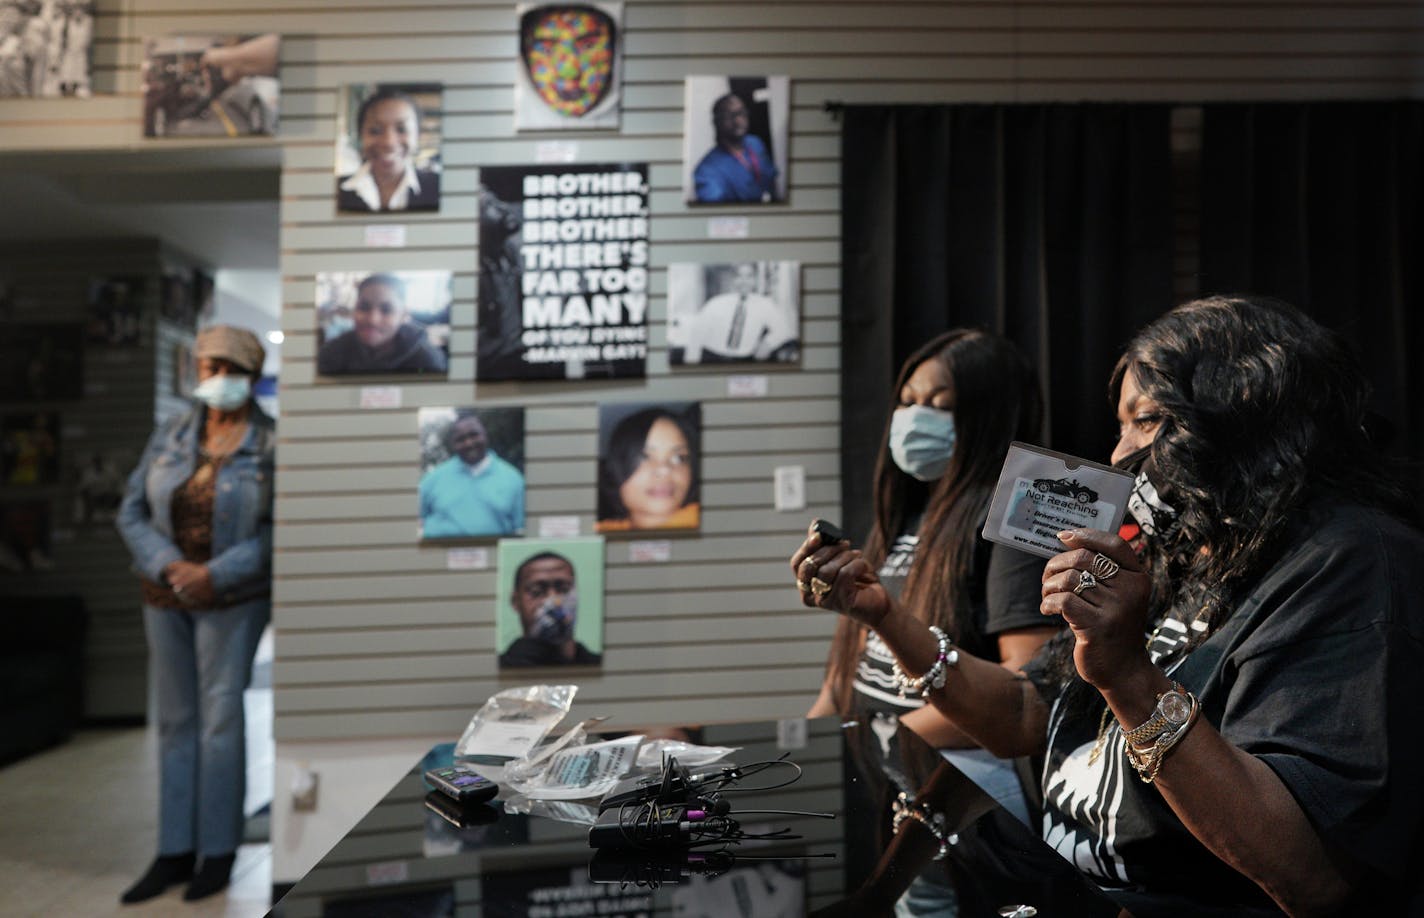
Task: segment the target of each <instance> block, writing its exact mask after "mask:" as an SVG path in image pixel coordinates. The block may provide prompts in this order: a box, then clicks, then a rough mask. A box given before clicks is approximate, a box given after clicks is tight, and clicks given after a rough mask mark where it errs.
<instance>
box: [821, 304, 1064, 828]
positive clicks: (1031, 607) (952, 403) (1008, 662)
mask: <svg viewBox="0 0 1424 918" xmlns="http://www.w3.org/2000/svg"><path fill="white" fill-rule="evenodd" d="M892 397H893V398H895V400H896V401H895V406H896V407H895V409H894V413H893V414H892V416H891V421H890V428H889V431H888V432H887V434H886V437H885V439H884V441H883V442H882V445H881V449H880V457H879V460H878V461H877V462H876V470H875V494H876V501H875V508H874V512H875V516H874V520H875V521H874V524H873V526H872V529H871V532H870V537H869V539H868V540H867V543H866V548H865V552H864V559H865V562H866V563H867V564H868V565H870V567H871V569H872V570H875V571H877V572H878V575H877V577H876V580H877V583H879V584H880V585H881V586H882V587H883V588H884V590H885V591H886V594H887V596H889V597H893V598H894V600H895V602H896V605H897V608H902V609H904V610H905V613H906V614H907V615H911V616H913V617H914V619H915V621H916V622H918V623H920V627H921V628H924V627H926V626H929V625H933V626H936V627H938V628H941V629H943V630H944V631H945V632H946V633H947V634H950V635H952V636H953V638H954V640H955V641H956V642H958V643H959V644H960V645H961V646H963V647H965V648H966V649H970V650H971V651H972V652H973V653H975V654H977V655H978V656H980V657H982V658H984V659H986V660H993V661H995V662H997V663H998V664H1000V665H1002V666H1004V667H1005V671H1006V672H1016V671H1017V670H1018V669H1019V668H1020V667H1022V666H1023V665H1024V664H1025V663H1027V662H1028V661H1029V660H1030V659H1032V658H1033V656H1034V654H1035V653H1037V652H1038V649H1039V647H1041V646H1042V645H1043V643H1044V641H1046V640H1048V639H1049V637H1051V636H1052V635H1053V634H1054V633H1056V632H1057V631H1058V630H1059V629H1058V627H1057V623H1056V622H1053V621H1049V620H1045V619H1044V618H1043V616H1042V615H1040V614H1039V611H1038V602H1039V580H1040V576H1041V574H1042V572H1043V559H1041V558H1036V557H1034V556H1032V555H1027V554H1024V553H1022V552H1018V551H1015V550H1013V549H1011V548H1006V547H1003V546H999V545H995V544H993V543H990V542H987V541H985V540H984V539H982V538H980V536H979V531H980V529H982V528H983V525H984V515H985V513H986V511H987V509H988V506H989V498H990V496H991V495H992V492H993V489H994V484H995V481H996V480H997V476H998V472H999V464H1000V463H1001V462H1002V461H1003V456H1004V451H1005V450H1006V449H1007V448H1008V445H1009V442H1010V441H1012V440H1015V439H1035V438H1037V436H1038V431H1039V422H1040V419H1041V411H1042V408H1041V403H1040V398H1039V393H1038V384H1037V382H1036V380H1035V378H1034V373H1033V370H1032V368H1031V367H1030V366H1029V364H1028V361H1026V360H1025V359H1024V358H1023V356H1022V355H1021V354H1019V352H1018V351H1017V350H1016V349H1015V348H1014V346H1013V345H1011V344H1010V343H1009V342H1008V341H1005V340H1004V339H1003V338H1000V337H998V336H996V335H991V334H989V333H987V332H983V331H978V330H974V329H956V330H954V331H950V332H946V333H945V334H942V335H940V336H939V337H937V338H935V339H933V340H931V341H929V342H928V343H927V344H925V345H924V346H923V347H921V348H920V349H919V350H918V351H916V352H915V353H913V354H911V355H910V357H909V359H908V360H906V361H905V364H904V366H903V367H901V368H900V375H899V379H898V380H897V381H896V386H895V389H894V390H893V392H892ZM808 544H815V543H808ZM842 545H845V543H842ZM798 579H799V580H800V581H801V583H802V584H803V589H806V590H810V589H812V586H811V580H812V578H811V577H810V576H806V577H798ZM804 595H805V596H807V597H811V596H812V594H811V593H810V592H807V593H805V594H804ZM894 663H895V659H894V656H893V655H892V654H891V653H890V651H889V649H888V648H886V646H885V644H884V643H883V642H882V641H881V640H880V637H879V636H878V635H877V634H876V633H875V632H874V631H872V630H871V629H870V628H868V627H866V625H865V624H864V623H862V622H859V621H856V620H854V619H852V618H849V617H847V618H845V619H843V620H842V621H841V623H840V625H839V627H838V628H837V631H836V637H835V639H834V642H833V644H832V648H831V655H830V659H829V661H828V662H827V666H826V679H825V682H824V683H823V685H822V686H821V694H820V697H818V698H817V699H816V702H815V704H814V705H813V706H812V708H811V710H810V712H809V715H808V716H812V717H817V716H821V715H826V714H833V713H834V714H839V715H841V716H843V717H849V716H872V717H881V718H899V719H901V720H903V721H904V723H905V725H906V726H907V727H909V728H910V729H912V730H914V731H915V732H916V733H917V734H919V735H920V736H921V737H923V738H924V739H925V741H926V742H928V743H929V744H930V745H932V746H935V747H936V748H940V749H943V750H947V751H946V753H945V754H946V757H948V758H950V760H951V761H952V762H955V764H956V765H957V766H958V767H959V768H960V769H961V770H962V771H964V772H965V773H966V774H968V775H969V776H970V777H972V778H974V779H975V780H976V781H979V782H980V783H981V784H982V785H984V786H986V789H988V790H989V792H990V793H991V794H993V795H994V796H995V797H996V798H998V799H1000V802H1002V803H1003V804H1004V805H1005V806H1008V807H1009V808H1010V809H1011V810H1013V811H1015V812H1016V814H1017V815H1018V816H1019V817H1020V818H1021V819H1023V820H1024V821H1026V822H1027V821H1028V819H1029V816H1028V810H1027V806H1026V804H1025V803H1024V799H1023V793H1022V790H1021V788H1020V785H1019V780H1018V776H1017V774H1016V773H1015V772H1014V769H1013V765H1012V763H1011V762H1005V761H1001V760H999V759H996V758H995V757H994V756H992V755H990V754H989V753H987V752H985V751H984V750H982V749H978V748H975V747H977V746H978V745H979V744H978V743H977V742H975V741H974V740H973V739H971V738H970V737H968V736H966V735H965V734H964V733H963V732H962V731H960V730H959V729H958V728H956V727H955V726H954V725H953V724H952V723H950V721H949V720H948V719H947V718H946V717H945V716H944V715H943V714H941V713H940V712H939V711H938V710H936V709H935V708H934V707H933V706H932V705H927V704H925V702H924V701H923V700H922V699H920V698H918V697H914V696H909V695H907V694H904V693H901V692H899V690H898V688H897V687H896V685H895V681H894V675H893V673H894Z"/></svg>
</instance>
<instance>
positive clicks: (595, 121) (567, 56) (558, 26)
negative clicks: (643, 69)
mask: <svg viewBox="0 0 1424 918" xmlns="http://www.w3.org/2000/svg"><path fill="white" fill-rule="evenodd" d="M516 14H517V15H518V17H519V66H518V69H517V73H516V76H515V82H514V129H515V130H517V131H527V130H578V129H589V128H603V129H616V128H617V127H618V124H619V118H620V112H621V108H622V101H623V100H622V96H623V4H622V3H621V2H604V0H588V2H583V3H521V4H519V5H518V7H517V8H516Z"/></svg>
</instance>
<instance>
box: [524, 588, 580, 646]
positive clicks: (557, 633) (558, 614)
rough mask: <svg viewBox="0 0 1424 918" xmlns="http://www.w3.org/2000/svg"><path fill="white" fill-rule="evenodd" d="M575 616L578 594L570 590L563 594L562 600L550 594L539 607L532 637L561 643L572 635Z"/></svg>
mask: <svg viewBox="0 0 1424 918" xmlns="http://www.w3.org/2000/svg"><path fill="white" fill-rule="evenodd" d="M577 617H578V596H577V594H575V593H574V592H573V591H572V590H570V591H569V592H568V593H566V594H564V597H563V602H559V600H558V599H557V598H556V597H553V596H550V597H549V598H548V599H546V600H544V604H543V605H541V606H540V607H539V615H538V617H537V618H535V620H534V628H533V631H534V634H533V637H534V639H535V640H536V641H542V642H543V643H545V644H562V643H563V642H564V641H567V640H568V639H569V638H571V637H573V636H574V619H576V618H577Z"/></svg>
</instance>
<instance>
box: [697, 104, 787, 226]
mask: <svg viewBox="0 0 1424 918" xmlns="http://www.w3.org/2000/svg"><path fill="white" fill-rule="evenodd" d="M685 96H686V99H685V102H684V110H683V119H684V121H683V135H682V142H683V148H682V160H683V185H682V188H683V198H684V200H686V201H687V202H688V203H689V204H771V203H776V202H780V201H785V200H786V187H787V180H786V164H787V162H789V159H788V157H787V152H786V147H787V136H788V134H789V133H790V131H789V123H790V117H791V78H790V77H785V76H760V77H735V76H734V77H726V76H690V77H688V78H687V82H686V92H685Z"/></svg>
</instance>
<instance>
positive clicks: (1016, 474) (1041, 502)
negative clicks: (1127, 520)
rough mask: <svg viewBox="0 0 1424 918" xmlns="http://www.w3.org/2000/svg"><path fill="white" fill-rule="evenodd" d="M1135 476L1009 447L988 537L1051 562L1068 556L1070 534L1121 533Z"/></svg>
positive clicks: (1023, 445)
mask: <svg viewBox="0 0 1424 918" xmlns="http://www.w3.org/2000/svg"><path fill="white" fill-rule="evenodd" d="M1132 483H1133V476H1132V475H1130V474H1128V473H1127V472H1124V471H1122V470H1121V469H1115V468H1113V467H1112V466H1110V465H1102V464H1101V463H1097V462H1089V461H1088V460H1086V459H1079V458H1077V457H1076V456H1069V455H1068V454H1066V453H1056V452H1054V451H1053V450H1051V449H1044V448H1043V447H1041V446H1032V445H1030V444H1028V443H1011V444H1009V454H1008V455H1007V456H1006V457H1005V458H1004V468H1003V471H1001V472H1000V473H999V484H998V486H997V487H996V488H995V489H994V499H993V500H992V501H991V502H990V503H989V518H988V519H987V520H985V522H984V538H986V539H990V540H992V541H994V542H998V543H1000V544H1002V545H1008V546H1011V547H1013V548H1017V549H1019V550H1020V551H1026V552H1029V553H1030V554H1035V555H1042V556H1043V557H1045V558H1051V557H1053V556H1054V555H1056V554H1059V553H1060V552H1064V551H1067V546H1065V545H1064V544H1063V543H1062V542H1060V541H1058V533H1060V532H1062V531H1063V530H1065V529H1099V530H1101V531H1103V532H1117V530H1118V527H1119V526H1120V525H1122V517H1123V513H1124V512H1126V510H1127V499H1128V497H1129V496H1130V495H1131V494H1132Z"/></svg>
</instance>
